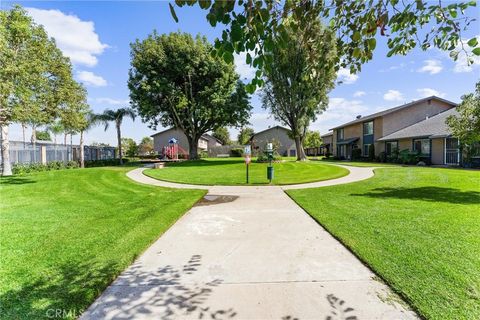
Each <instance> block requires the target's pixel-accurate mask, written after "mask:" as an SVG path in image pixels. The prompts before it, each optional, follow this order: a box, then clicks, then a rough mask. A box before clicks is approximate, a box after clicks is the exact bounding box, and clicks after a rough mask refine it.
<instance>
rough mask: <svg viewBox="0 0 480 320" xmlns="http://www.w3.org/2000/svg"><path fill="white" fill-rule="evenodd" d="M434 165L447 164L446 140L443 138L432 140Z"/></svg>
mask: <svg viewBox="0 0 480 320" xmlns="http://www.w3.org/2000/svg"><path fill="white" fill-rule="evenodd" d="M431 152H432V159H431V160H432V164H444V163H445V159H444V157H445V140H444V139H443V138H436V139H432V146H431Z"/></svg>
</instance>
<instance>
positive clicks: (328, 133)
mask: <svg viewBox="0 0 480 320" xmlns="http://www.w3.org/2000/svg"><path fill="white" fill-rule="evenodd" d="M329 136H333V131H330V132H327V133H325V134H323V135H321V136H320V137H322V138H323V137H329Z"/></svg>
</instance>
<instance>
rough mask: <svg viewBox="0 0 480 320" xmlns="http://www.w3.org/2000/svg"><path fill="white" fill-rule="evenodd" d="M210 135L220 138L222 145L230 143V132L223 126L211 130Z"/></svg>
mask: <svg viewBox="0 0 480 320" xmlns="http://www.w3.org/2000/svg"><path fill="white" fill-rule="evenodd" d="M212 136H213V137H215V138H217V139H218V140H220V141H221V142H222V144H223V145H229V144H230V143H231V141H230V132H228V129H227V128H225V127H220V128H217V129H216V130H215V131H213V133H212Z"/></svg>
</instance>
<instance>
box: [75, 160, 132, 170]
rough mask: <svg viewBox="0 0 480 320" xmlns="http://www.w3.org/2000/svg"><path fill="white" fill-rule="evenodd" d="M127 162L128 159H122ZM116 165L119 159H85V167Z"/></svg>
mask: <svg viewBox="0 0 480 320" xmlns="http://www.w3.org/2000/svg"><path fill="white" fill-rule="evenodd" d="M127 162H128V159H123V163H124V164H125V163H127ZM72 165H73V164H72ZM118 165H120V159H105V160H87V161H85V168H91V167H105V166H118ZM77 167H78V163H77ZM72 168H75V167H72Z"/></svg>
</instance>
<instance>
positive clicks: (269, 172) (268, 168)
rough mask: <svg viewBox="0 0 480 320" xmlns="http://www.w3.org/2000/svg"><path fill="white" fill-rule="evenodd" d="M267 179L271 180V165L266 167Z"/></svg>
mask: <svg viewBox="0 0 480 320" xmlns="http://www.w3.org/2000/svg"><path fill="white" fill-rule="evenodd" d="M267 179H268V180H270V181H272V180H273V167H267Z"/></svg>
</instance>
